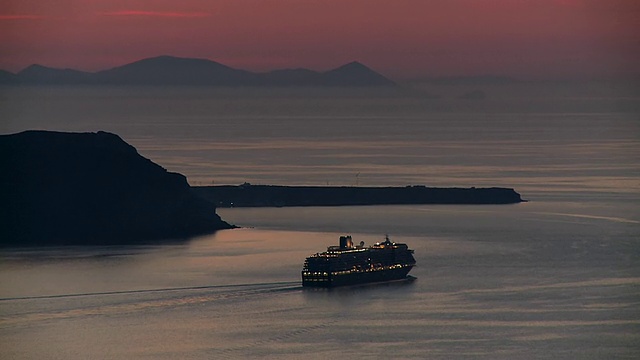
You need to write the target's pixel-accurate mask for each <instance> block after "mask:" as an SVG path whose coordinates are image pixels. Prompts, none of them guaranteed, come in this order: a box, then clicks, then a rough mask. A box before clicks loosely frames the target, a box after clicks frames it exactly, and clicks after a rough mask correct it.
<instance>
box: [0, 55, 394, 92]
mask: <svg viewBox="0 0 640 360" xmlns="http://www.w3.org/2000/svg"><path fill="white" fill-rule="evenodd" d="M0 84H5V85H16V84H27V85H146V86H164V85H181V86H321V87H324V86H335V87H372V86H376V87H378V86H394V85H395V83H394V82H393V81H391V80H389V79H388V78H386V77H384V76H383V75H381V74H379V73H377V72H375V71H373V70H372V69H370V68H369V67H367V66H366V65H364V64H362V63H359V62H357V61H354V62H350V63H348V64H345V65H343V66H340V67H338V68H335V69H332V70H329V71H324V72H318V71H314V70H309V69H282V70H275V71H271V72H266V73H258V72H252V71H247V70H242V69H235V68H232V67H230V66H227V65H224V64H221V63H219V62H215V61H212V60H208V59H194V58H182V57H175V56H166V55H164V56H157V57H152V58H147V59H142V60H139V61H135V62H132V63H129V64H125V65H121V66H117V67H114V68H112V69H108V70H103V71H98V72H84V71H79V70H74V69H55V68H51V67H46V66H42V65H37V64H34V65H30V66H28V67H27V68H25V69H23V70H22V71H20V72H18V73H17V74H13V73H11V72H8V71H4V70H0Z"/></svg>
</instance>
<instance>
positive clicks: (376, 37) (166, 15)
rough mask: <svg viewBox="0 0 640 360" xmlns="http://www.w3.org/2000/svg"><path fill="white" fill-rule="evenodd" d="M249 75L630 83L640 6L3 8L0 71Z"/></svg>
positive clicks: (263, 0)
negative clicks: (186, 60)
mask: <svg viewBox="0 0 640 360" xmlns="http://www.w3.org/2000/svg"><path fill="white" fill-rule="evenodd" d="M158 55H174V56H183V57H196V58H207V59H211V60H215V61H218V62H221V63H224V64H226V65H229V66H232V67H236V68H242V69H247V70H253V71H268V70H274V69H282V68H298V67H305V68H310V69H314V70H319V71H323V70H328V69H331V68H334V67H337V66H340V65H342V64H345V63H347V62H350V61H354V60H356V61H360V62H362V63H364V64H366V65H368V66H370V67H372V68H373V69H375V70H376V71H379V72H381V73H383V74H385V75H387V76H389V77H391V78H393V79H411V78H420V77H439V76H467V75H504V76H513V77H516V78H520V79H529V80H536V79H582V78H587V79H593V78H610V77H617V78H619V77H626V76H630V75H634V74H635V75H637V74H638V73H639V71H638V65H637V64H638V63H640V1H638V0H384V1H382V0H180V1H177V0H173V1H169V0H128V1H125V0H55V1H51V0H0V69H5V70H9V71H13V72H17V71H19V70H21V69H23V68H25V67H26V66H28V65H30V64H34V63H38V64H42V65H46V66H51V67H56V68H74V69H79V70H85V71H97V70H103V69H108V68H111V67H114V66H118V65H122V64H125V63H128V62H132V61H135V60H139V59H142V58H146V57H152V56H158Z"/></svg>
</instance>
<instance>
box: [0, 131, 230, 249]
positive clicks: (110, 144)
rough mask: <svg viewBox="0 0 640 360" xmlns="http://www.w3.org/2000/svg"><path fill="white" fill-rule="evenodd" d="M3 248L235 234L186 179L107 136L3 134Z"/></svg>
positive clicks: (0, 163) (0, 169) (0, 177)
mask: <svg viewBox="0 0 640 360" xmlns="http://www.w3.org/2000/svg"><path fill="white" fill-rule="evenodd" d="M0 202H1V203H2V207H1V208H0V245H5V246H7V245H12V246H16V245H17V246H23V245H63V244H64V245H68V244H82V245H90V244H124V243H131V242H140V241H151V240H159V239H176V238H185V237H188V236H192V235H197V234H203V233H208V232H213V231H215V230H218V229H225V228H230V225H229V224H227V223H225V222H224V221H222V220H221V219H220V217H219V216H218V215H217V214H216V213H215V207H214V206H213V205H212V204H211V203H209V202H207V201H205V200H203V199H201V198H199V197H197V196H195V195H194V194H193V193H192V191H191V189H190V187H189V185H188V183H187V181H186V179H185V177H184V176H183V175H180V174H176V173H170V172H167V171H166V170H165V169H164V168H162V167H160V166H159V165H157V164H155V163H153V162H152V161H150V160H148V159H146V158H144V157H142V156H141V155H139V154H138V152H137V151H136V149H135V148H134V147H132V146H131V145H129V144H127V143H125V142H124V141H123V140H122V139H121V138H120V137H118V136H117V135H114V134H110V133H106V132H98V133H60V132H49V131H26V132H22V133H19V134H12V135H0Z"/></svg>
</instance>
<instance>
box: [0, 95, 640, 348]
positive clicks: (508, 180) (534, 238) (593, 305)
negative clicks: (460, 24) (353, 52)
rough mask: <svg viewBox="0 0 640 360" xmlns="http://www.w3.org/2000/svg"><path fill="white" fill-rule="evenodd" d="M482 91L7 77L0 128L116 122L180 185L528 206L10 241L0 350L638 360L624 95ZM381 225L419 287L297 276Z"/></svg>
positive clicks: (630, 143) (635, 225)
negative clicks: (118, 240) (321, 255)
mask: <svg viewBox="0 0 640 360" xmlns="http://www.w3.org/2000/svg"><path fill="white" fill-rule="evenodd" d="M476 88H477V87H476ZM476 88H467V87H413V88H410V89H409V88H401V89H399V90H380V89H378V90H362V89H354V90H335V89H334V90H332V89H303V90H300V89H212V88H178V87H176V88H166V89H160V88H118V87H113V88H100V87H89V88H76V87H55V88H47V87H22V88H2V89H0V101H1V102H2V103H1V104H0V105H1V106H0V118H2V119H3V121H2V122H1V123H0V132H2V133H12V132H17V131H22V130H26V129H48V130H60V131H98V130H105V131H111V132H114V133H117V134H119V135H120V136H122V137H123V139H124V140H125V141H127V142H129V143H130V144H132V145H133V146H135V147H136V148H137V149H138V151H139V152H140V153H141V154H142V155H143V156H146V157H148V158H150V159H151V160H153V161H154V162H156V163H158V164H160V165H162V166H164V167H165V168H167V169H168V170H170V171H177V172H180V173H183V174H185V175H186V176H187V177H188V180H189V182H190V183H191V184H192V185H211V184H240V183H243V182H250V183H253V184H284V185H296V184H307V185H327V184H329V185H347V186H350V185H360V186H379V185H380V186H385V185H395V186H405V185H416V184H422V185H427V186H465V187H468V186H476V187H483V186H503V187H513V188H515V189H516V191H518V192H519V193H520V194H521V195H522V196H523V198H525V199H528V200H529V202H527V203H522V204H517V205H509V206H372V207H340V208H277V209H272V208H267V209H219V210H218V212H219V214H220V215H221V216H222V218H223V219H225V220H227V221H228V222H231V223H234V224H236V225H239V226H242V227H244V228H242V229H236V230H229V231H221V232H218V233H216V234H214V235H209V236H204V237H199V238H195V239H190V240H189V241H186V242H178V243H169V244H164V245H157V246H139V247H106V248H105V247H101V248H56V249H28V250H25V249H9V250H2V252H1V253H0V258H1V259H2V260H1V261H0V283H1V284H2V286H1V287H0V349H2V350H0V353H1V354H2V356H0V357H2V358H5V357H6V358H14V359H32V358H59V359H70V358H75V359H86V358H93V359H112V358H152V359H162V358H167V359H172V358H193V359H196V358H197V359H200V358H247V357H254V358H273V359H282V358H290V359H297V358H302V357H304V358H309V359H324V358H329V357H345V358H346V357H353V358H416V359H423V358H429V359H451V358H474V359H475V358H486V359H537V358H555V359H559V358H560V359H611V358H623V359H624V358H629V359H631V358H637V357H638V355H639V354H640V347H639V345H638V344H640V336H639V335H638V334H639V331H638V330H640V311H639V310H638V309H639V305H640V304H639V303H640V291H639V290H638V289H639V288H640V287H639V285H640V273H639V270H640V267H639V259H638V254H639V253H640V243H639V241H640V240H639V239H640V211H639V208H638V204H639V203H640V151H639V149H640V123H639V122H638V108H637V103H638V93H637V91H631V90H633V89H631V90H630V89H629V88H625V89H624V91H622V90H620V89H619V88H616V87H614V86H609V85H606V84H594V83H591V84H587V85H585V84H581V85H580V86H570V85H567V84H561V85H558V84H546V85H539V84H538V85H531V84H514V85H505V86H485V87H480V88H481V89H482V90H484V91H485V92H486V95H487V99H486V100H480V101H473V100H464V99H458V98H457V97H458V96H460V95H462V94H463V93H465V92H467V91H470V90H475V89H476ZM431 94H436V95H441V98H439V99H434V98H431V97H430V95H431ZM385 233H388V234H389V235H390V236H391V238H392V240H394V241H397V242H406V243H407V244H409V246H410V248H413V249H415V257H416V260H417V262H418V266H417V267H416V268H415V269H414V270H412V272H411V274H412V275H414V276H416V277H417V278H418V280H416V281H415V282H413V283H411V284H404V285H394V286H373V287H359V288H349V289H336V290H334V291H305V290H302V288H301V287H300V280H299V277H300V270H301V267H302V262H303V261H304V258H305V257H306V256H308V255H310V254H312V253H314V252H317V251H321V250H323V249H324V248H325V247H326V246H328V245H333V244H334V243H335V242H336V241H337V238H338V236H339V235H341V234H351V235H352V236H353V237H354V240H355V241H360V240H363V241H365V242H366V243H368V244H370V243H372V242H376V241H380V240H381V239H382V238H383V236H384V234H385ZM149 290H153V291H149Z"/></svg>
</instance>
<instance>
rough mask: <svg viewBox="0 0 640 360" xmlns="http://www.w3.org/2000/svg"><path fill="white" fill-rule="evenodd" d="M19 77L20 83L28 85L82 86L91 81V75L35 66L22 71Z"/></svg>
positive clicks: (70, 70) (71, 70) (76, 71)
mask: <svg viewBox="0 0 640 360" xmlns="http://www.w3.org/2000/svg"><path fill="white" fill-rule="evenodd" d="M17 77H18V81H19V82H21V83H28V84H82V83H85V82H87V81H89V80H90V77H91V73H86V72H83V71H78V70H73V69H54V68H50V67H46V66H42V65H36V64H34V65H31V66H29V67H27V68H25V69H24V70H22V71H20V72H19V73H18V74H17Z"/></svg>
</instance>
